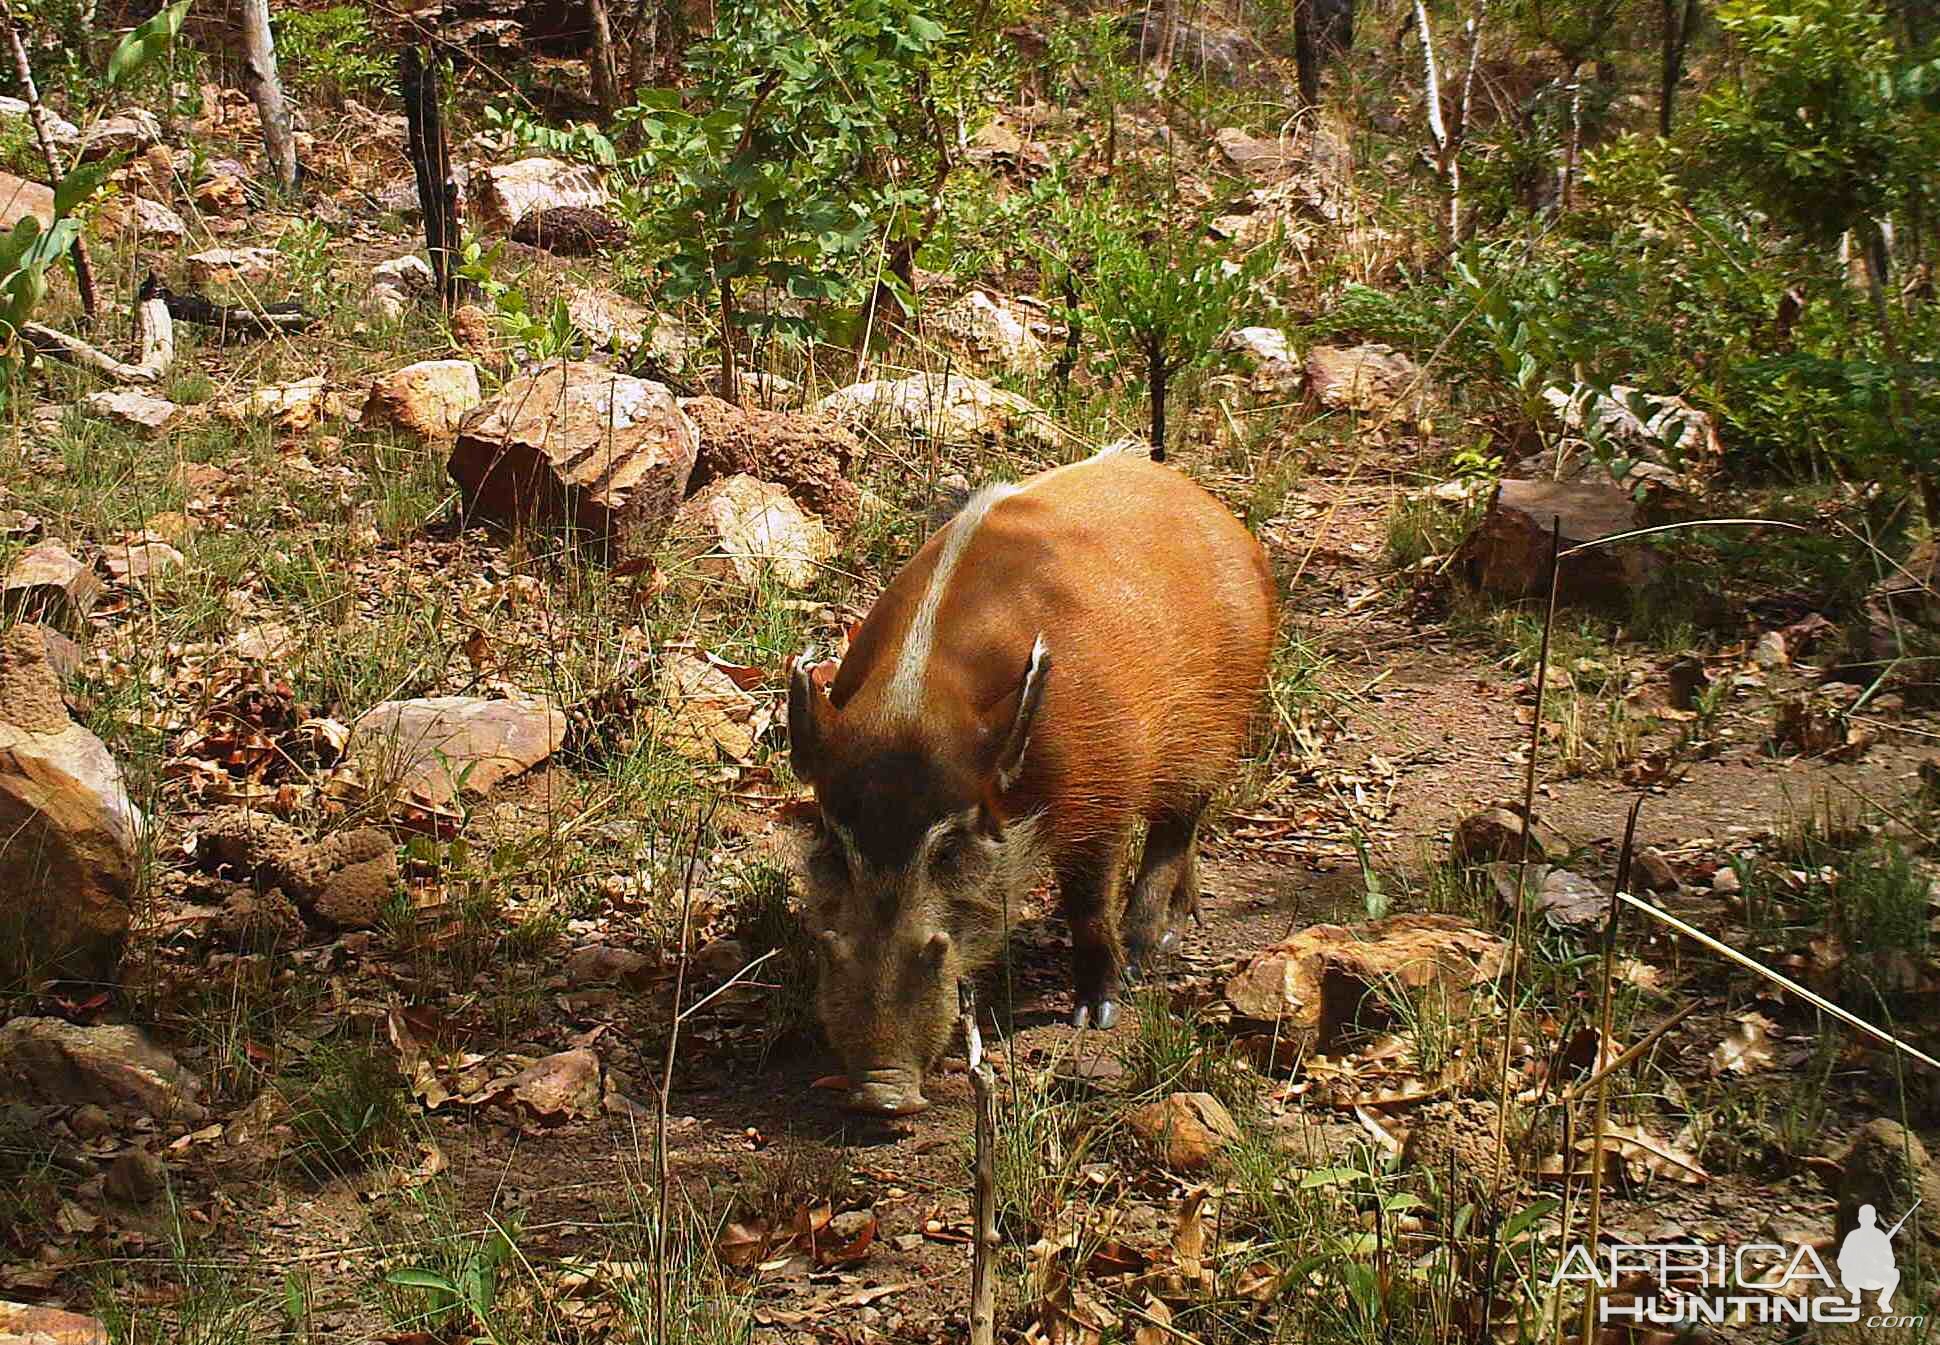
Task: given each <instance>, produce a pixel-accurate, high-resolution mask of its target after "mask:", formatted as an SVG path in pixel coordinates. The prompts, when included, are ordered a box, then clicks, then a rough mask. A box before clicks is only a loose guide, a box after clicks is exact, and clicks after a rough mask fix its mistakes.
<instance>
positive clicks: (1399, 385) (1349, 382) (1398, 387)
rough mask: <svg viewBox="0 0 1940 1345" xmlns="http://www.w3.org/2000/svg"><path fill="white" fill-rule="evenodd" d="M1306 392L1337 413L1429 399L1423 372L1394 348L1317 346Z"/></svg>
mask: <svg viewBox="0 0 1940 1345" xmlns="http://www.w3.org/2000/svg"><path fill="white" fill-rule="evenodd" d="M1306 370H1307V390H1308V392H1309V393H1310V394H1311V395H1312V396H1313V398H1314V399H1315V400H1316V401H1318V402H1319V403H1320V404H1321V405H1322V406H1325V407H1329V408H1331V409H1333V410H1336V411H1364V412H1381V411H1387V410H1389V409H1390V408H1392V407H1394V406H1395V405H1396V404H1398V403H1399V402H1401V401H1402V400H1403V399H1404V398H1405V399H1409V400H1411V401H1412V402H1413V403H1414V405H1415V408H1416V409H1419V407H1420V405H1421V404H1422V403H1424V402H1426V401H1427V400H1428V387H1427V382H1426V380H1425V378H1424V377H1423V375H1422V372H1421V369H1420V367H1419V366H1418V365H1416V364H1415V362H1414V361H1413V360H1411V359H1409V358H1408V357H1407V356H1406V355H1403V354H1401V353H1400V352H1398V351H1396V350H1395V349H1394V348H1393V347H1392V346H1383V345H1359V346H1352V347H1341V346H1315V347H1314V348H1313V349H1312V350H1309V351H1308V352H1307V365H1306Z"/></svg>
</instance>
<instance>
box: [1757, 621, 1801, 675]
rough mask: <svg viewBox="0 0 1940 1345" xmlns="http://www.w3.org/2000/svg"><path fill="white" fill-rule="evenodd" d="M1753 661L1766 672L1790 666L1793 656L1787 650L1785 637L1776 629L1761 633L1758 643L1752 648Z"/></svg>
mask: <svg viewBox="0 0 1940 1345" xmlns="http://www.w3.org/2000/svg"><path fill="white" fill-rule="evenodd" d="M1751 661H1752V662H1753V663H1755V664H1757V665H1758V666H1759V667H1761V668H1763V669H1764V670H1765V671H1766V672H1771V671H1772V670H1773V669H1775V668H1783V667H1786V666H1788V665H1789V664H1790V663H1791V662H1792V658H1791V655H1790V654H1788V653H1787V652H1786V650H1785V637H1784V636H1783V635H1781V634H1779V633H1778V632H1777V631H1775V630H1768V631H1766V632H1765V633H1764V634H1763V635H1760V636H1759V637H1758V643H1756V644H1755V645H1753V646H1752V648H1751Z"/></svg>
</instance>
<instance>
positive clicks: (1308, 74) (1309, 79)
mask: <svg viewBox="0 0 1940 1345" xmlns="http://www.w3.org/2000/svg"><path fill="white" fill-rule="evenodd" d="M1319 27H1320V25H1319V22H1318V21H1317V20H1316V19H1315V17H1314V0H1294V3H1293V65H1294V69H1295V71H1296V72H1297V73H1298V76H1299V81H1300V105H1301V106H1302V107H1303V108H1307V107H1317V106H1319V104H1320V66H1321V56H1320V34H1319V32H1318V31H1317V30H1318V29H1319Z"/></svg>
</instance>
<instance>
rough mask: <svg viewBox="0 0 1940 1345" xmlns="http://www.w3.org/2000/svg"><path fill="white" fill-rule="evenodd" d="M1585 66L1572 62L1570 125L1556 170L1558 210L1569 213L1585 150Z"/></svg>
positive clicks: (1561, 213) (1559, 212)
mask: <svg viewBox="0 0 1940 1345" xmlns="http://www.w3.org/2000/svg"><path fill="white" fill-rule="evenodd" d="M1582 71H1583V67H1582V65H1581V64H1580V63H1578V64H1572V65H1571V66H1570V72H1569V93H1570V126H1569V134H1568V135H1567V136H1565V137H1564V140H1563V159H1562V163H1561V164H1560V165H1559V166H1558V167H1557V170H1556V212H1557V213H1558V214H1559V215H1567V214H1568V213H1569V211H1570V206H1571V204H1572V202H1573V200H1574V197H1575V195H1576V160H1577V156H1578V155H1580V154H1581V153H1582V152H1583V79H1582Z"/></svg>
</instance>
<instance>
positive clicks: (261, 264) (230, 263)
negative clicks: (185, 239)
mask: <svg viewBox="0 0 1940 1345" xmlns="http://www.w3.org/2000/svg"><path fill="white" fill-rule="evenodd" d="M277 260H278V258H277V253H276V249H275V248H262V247H248V248H209V249H207V250H206V251H203V252H195V253H191V254H189V279H190V280H192V281H195V282H196V283H197V284H200V285H254V284H260V283H262V282H264V281H267V280H268V279H269V278H270V276H271V275H272V274H273V273H274V272H275V270H276V263H277Z"/></svg>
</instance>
